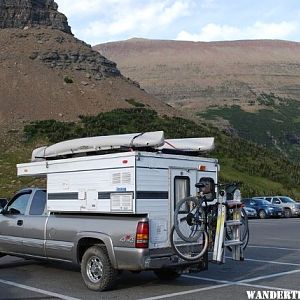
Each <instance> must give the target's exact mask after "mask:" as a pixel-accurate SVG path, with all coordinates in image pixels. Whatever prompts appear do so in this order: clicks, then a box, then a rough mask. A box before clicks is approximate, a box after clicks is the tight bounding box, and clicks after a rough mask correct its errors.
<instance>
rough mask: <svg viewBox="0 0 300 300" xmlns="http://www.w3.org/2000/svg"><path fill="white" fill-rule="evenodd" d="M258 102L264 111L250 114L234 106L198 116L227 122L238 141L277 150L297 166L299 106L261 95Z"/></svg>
mask: <svg viewBox="0 0 300 300" xmlns="http://www.w3.org/2000/svg"><path fill="white" fill-rule="evenodd" d="M257 101H259V102H260V104H263V105H265V106H267V109H266V108H265V109H261V110H258V111H257V112H255V113H250V112H246V111H243V110H242V109H241V108H240V107H239V106H237V105H235V106H232V107H223V108H210V109H208V110H207V111H206V112H204V113H201V114H200V115H201V116H202V117H204V118H205V119H208V120H214V119H216V118H220V117H221V118H223V119H226V120H228V121H229V123H230V125H231V126H232V127H233V129H234V130H235V131H236V132H237V134H238V135H239V136H240V137H242V138H245V139H249V140H251V141H253V142H255V143H257V144H260V145H264V146H266V147H269V148H273V149H275V150H279V151H281V152H282V153H284V154H286V155H287V157H289V158H290V159H292V160H295V161H298V162H300V144H299V143H300V142H299V141H300V121H299V120H300V119H299V114H300V102H299V101H295V100H289V101H287V100H284V99H280V98H278V97H275V96H272V95H262V96H260V97H259V98H258V100H257Z"/></svg>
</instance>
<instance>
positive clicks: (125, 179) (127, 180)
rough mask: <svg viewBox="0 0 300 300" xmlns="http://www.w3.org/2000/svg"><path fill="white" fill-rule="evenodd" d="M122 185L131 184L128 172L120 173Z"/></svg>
mask: <svg viewBox="0 0 300 300" xmlns="http://www.w3.org/2000/svg"><path fill="white" fill-rule="evenodd" d="M122 183H127V184H130V183H131V174H130V173H129V172H125V173H122Z"/></svg>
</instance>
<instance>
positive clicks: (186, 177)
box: [169, 168, 197, 225]
mask: <svg viewBox="0 0 300 300" xmlns="http://www.w3.org/2000/svg"><path fill="white" fill-rule="evenodd" d="M169 178H170V181H171V182H170V193H169V194H170V202H171V225H173V223H174V211H175V208H176V205H177V203H178V202H179V201H180V200H181V199H183V198H185V197H188V196H191V195H195V194H196V188H195V184H196V182H197V170H196V169H195V170H187V169H181V168H170V176H169Z"/></svg>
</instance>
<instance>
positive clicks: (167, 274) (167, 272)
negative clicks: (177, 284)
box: [154, 269, 181, 280]
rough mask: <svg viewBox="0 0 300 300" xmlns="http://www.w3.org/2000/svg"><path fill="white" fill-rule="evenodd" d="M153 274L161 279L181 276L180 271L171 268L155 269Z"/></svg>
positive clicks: (173, 278)
mask: <svg viewBox="0 0 300 300" xmlns="http://www.w3.org/2000/svg"><path fill="white" fill-rule="evenodd" d="M154 274H155V275H156V276H157V277H158V278H159V279H161V280H175V279H176V278H178V277H180V276H181V273H179V272H178V271H177V270H173V269H161V270H155V271H154Z"/></svg>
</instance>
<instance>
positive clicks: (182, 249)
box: [170, 226, 208, 261]
mask: <svg viewBox="0 0 300 300" xmlns="http://www.w3.org/2000/svg"><path fill="white" fill-rule="evenodd" d="M170 241H171V245H172V248H173V250H174V251H175V253H176V254H177V255H178V256H179V257H180V258H182V259H184V260H187V261H197V260H199V259H200V258H201V257H202V256H203V255H204V254H205V252H206V250H207V247H208V235H207V232H206V231H202V233H201V236H199V238H198V240H196V241H193V242H187V241H184V240H182V239H181V238H180V237H179V236H178V235H177V233H176V230H175V227H174V226H173V227H172V229H171V235H170Z"/></svg>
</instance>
